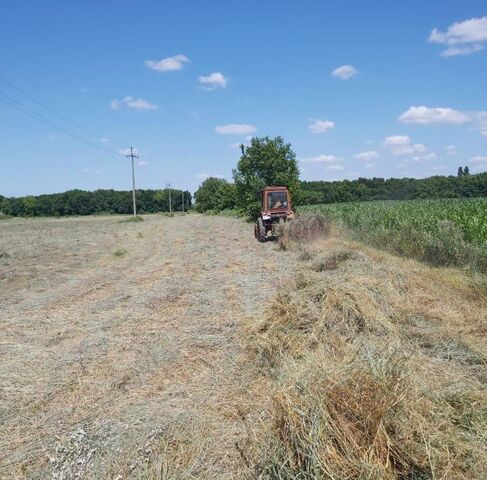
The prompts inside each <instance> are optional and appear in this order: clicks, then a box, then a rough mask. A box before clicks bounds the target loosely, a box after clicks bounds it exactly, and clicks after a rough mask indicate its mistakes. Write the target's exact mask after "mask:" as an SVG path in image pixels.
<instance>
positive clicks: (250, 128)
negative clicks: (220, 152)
mask: <svg viewBox="0 0 487 480" xmlns="http://www.w3.org/2000/svg"><path fill="white" fill-rule="evenodd" d="M256 131H257V127H256V126H255V125H249V124H248V123H229V124H228V125H218V126H217V127H215V132H216V133H219V134H222V135H248V134H250V133H255V132H256Z"/></svg>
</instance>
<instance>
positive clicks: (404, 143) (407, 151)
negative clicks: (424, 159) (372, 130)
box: [383, 135, 427, 155]
mask: <svg viewBox="0 0 487 480" xmlns="http://www.w3.org/2000/svg"><path fill="white" fill-rule="evenodd" d="M383 146H384V148H385V149H387V150H388V151H389V152H390V153H391V154H392V155H413V154H416V153H423V152H425V151H426V150H427V148H426V146H425V145H423V144H422V143H416V144H413V143H412V141H411V139H410V138H409V137H408V136H407V135H392V136H390V137H386V138H385V140H384V142H383Z"/></svg>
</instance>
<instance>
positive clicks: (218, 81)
mask: <svg viewBox="0 0 487 480" xmlns="http://www.w3.org/2000/svg"><path fill="white" fill-rule="evenodd" d="M198 81H199V82H200V83H201V84H203V85H204V86H205V88H207V89H208V90H214V89H216V88H225V87H226V86H227V83H228V80H227V78H225V76H224V75H223V74H222V73H220V72H214V73H210V75H207V76H204V75H201V76H200V77H198Z"/></svg>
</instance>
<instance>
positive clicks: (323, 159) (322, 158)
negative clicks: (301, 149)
mask: <svg viewBox="0 0 487 480" xmlns="http://www.w3.org/2000/svg"><path fill="white" fill-rule="evenodd" d="M339 160H340V158H338V157H335V155H323V154H322V155H318V156H316V157H305V158H303V159H302V160H301V161H302V162H306V163H329V162H337V161H339Z"/></svg>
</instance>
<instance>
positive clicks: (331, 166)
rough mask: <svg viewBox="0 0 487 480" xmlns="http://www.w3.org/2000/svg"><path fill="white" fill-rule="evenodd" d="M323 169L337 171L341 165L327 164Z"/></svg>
mask: <svg viewBox="0 0 487 480" xmlns="http://www.w3.org/2000/svg"><path fill="white" fill-rule="evenodd" d="M325 170H327V171H328V172H339V171H340V170H343V167H342V166H341V165H338V164H335V165H328V166H327V167H326V169H325Z"/></svg>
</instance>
